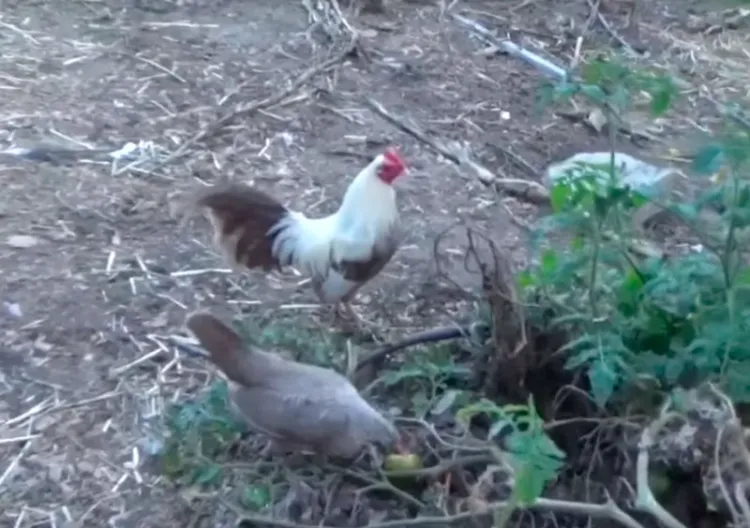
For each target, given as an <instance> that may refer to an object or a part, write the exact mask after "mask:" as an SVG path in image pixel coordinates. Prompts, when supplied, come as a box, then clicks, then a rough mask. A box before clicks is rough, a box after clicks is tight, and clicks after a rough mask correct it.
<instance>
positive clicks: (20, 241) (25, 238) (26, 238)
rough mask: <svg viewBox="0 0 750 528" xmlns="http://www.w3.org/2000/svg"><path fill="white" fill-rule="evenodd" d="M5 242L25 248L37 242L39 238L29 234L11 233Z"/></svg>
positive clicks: (15, 246) (11, 245)
mask: <svg viewBox="0 0 750 528" xmlns="http://www.w3.org/2000/svg"><path fill="white" fill-rule="evenodd" d="M5 243H6V244H8V245H9V246H10V247H14V248H19V249H26V248H30V247H33V246H36V245H37V244H38V243H39V239H38V238H37V237H34V236H31V235H11V236H9V237H8V238H7V239H6V241H5Z"/></svg>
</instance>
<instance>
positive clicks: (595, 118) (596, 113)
mask: <svg viewBox="0 0 750 528" xmlns="http://www.w3.org/2000/svg"><path fill="white" fill-rule="evenodd" d="M586 120H587V121H588V123H589V124H590V125H591V126H592V127H594V130H596V131H597V132H601V131H602V129H603V128H604V125H606V124H607V116H606V115H604V112H602V111H601V109H599V108H595V109H594V110H592V111H591V113H590V114H589V115H588V117H587V118H586Z"/></svg>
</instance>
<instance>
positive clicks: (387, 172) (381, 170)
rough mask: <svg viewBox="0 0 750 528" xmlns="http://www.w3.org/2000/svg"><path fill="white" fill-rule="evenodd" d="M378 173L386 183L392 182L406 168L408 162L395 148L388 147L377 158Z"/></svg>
mask: <svg viewBox="0 0 750 528" xmlns="http://www.w3.org/2000/svg"><path fill="white" fill-rule="evenodd" d="M375 165H376V174H377V176H378V178H380V179H381V180H382V181H383V182H384V183H387V184H388V185H390V184H392V183H393V182H394V181H395V180H396V178H398V177H399V176H401V175H402V174H403V173H404V171H405V170H406V163H405V162H404V160H403V159H402V158H401V156H400V155H399V153H398V151H397V150H396V149H395V148H389V149H386V151H385V152H383V153H382V154H380V155H378V157H377V158H375Z"/></svg>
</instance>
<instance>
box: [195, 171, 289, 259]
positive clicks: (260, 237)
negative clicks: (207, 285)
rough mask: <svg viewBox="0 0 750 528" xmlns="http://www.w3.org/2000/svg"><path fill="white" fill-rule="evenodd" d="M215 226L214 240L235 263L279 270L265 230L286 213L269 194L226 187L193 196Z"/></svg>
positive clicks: (237, 187)
mask: <svg viewBox="0 0 750 528" xmlns="http://www.w3.org/2000/svg"><path fill="white" fill-rule="evenodd" d="M195 203H196V205H197V206H198V207H205V208H206V209H208V211H209V217H210V219H211V222H212V224H213V226H214V238H215V240H216V242H217V243H218V244H219V245H220V246H221V247H222V248H224V250H225V251H226V253H227V256H229V257H230V258H231V259H232V260H234V262H235V263H237V264H241V265H244V266H247V267H248V268H256V267H261V268H263V269H264V270H269V269H271V268H273V267H279V262H278V261H277V260H276V259H275V258H274V257H273V252H272V247H273V239H274V237H273V236H268V231H269V230H270V229H271V228H272V227H273V226H274V224H276V222H278V221H279V220H281V219H282V218H283V217H284V216H285V215H286V214H287V213H288V212H289V211H288V210H287V208H286V207H284V206H283V205H281V204H280V203H279V202H278V201H277V200H275V199H274V198H272V197H271V196H269V195H268V194H266V193H264V192H262V191H259V190H257V189H253V188H252V187H250V186H247V185H240V184H226V185H221V186H216V187H210V188H208V189H206V190H203V191H201V192H200V193H199V195H198V196H197V197H196V200H195Z"/></svg>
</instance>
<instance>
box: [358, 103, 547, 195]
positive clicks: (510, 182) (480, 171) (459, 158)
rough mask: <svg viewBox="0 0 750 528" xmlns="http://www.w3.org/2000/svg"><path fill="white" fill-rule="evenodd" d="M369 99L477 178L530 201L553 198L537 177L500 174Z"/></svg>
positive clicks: (385, 116) (382, 112)
mask: <svg viewBox="0 0 750 528" xmlns="http://www.w3.org/2000/svg"><path fill="white" fill-rule="evenodd" d="M365 103H366V104H367V106H368V107H370V109H372V110H373V111H374V112H375V113H376V114H378V115H379V116H381V117H382V118H383V119H385V120H386V121H388V122H389V123H391V124H392V125H393V126H395V127H396V128H398V129H399V130H401V131H403V132H405V133H406V134H408V135H410V136H411V137H413V138H414V139H416V140H417V141H419V142H420V143H422V144H423V145H426V146H428V147H430V148H431V149H432V150H433V151H435V152H437V153H438V154H440V155H441V156H443V157H444V158H445V159H447V160H450V161H452V162H453V163H454V164H456V165H457V166H458V167H461V168H467V167H468V168H469V169H470V170H471V171H472V172H474V174H475V175H476V177H477V179H478V180H479V181H480V182H482V183H483V184H485V185H487V186H494V187H495V188H497V189H499V190H500V191H501V192H505V193H507V194H509V195H512V196H515V197H517V198H520V199H523V200H526V201H530V202H532V203H535V204H537V205H539V204H546V203H548V202H549V192H548V191H547V189H546V188H545V187H544V186H543V185H541V184H539V183H537V182H535V181H527V180H519V179H505V178H498V177H497V176H496V175H495V174H494V173H492V172H491V171H490V170H488V169H486V168H485V167H483V166H481V165H479V164H478V163H476V162H474V161H472V160H471V159H469V157H468V155H464V154H462V152H460V151H456V152H453V151H452V150H451V149H449V148H447V147H445V146H443V145H440V144H439V143H437V142H436V141H434V140H432V139H430V138H429V137H427V135H426V134H425V133H424V132H422V131H421V130H419V129H418V128H417V127H415V126H412V125H409V124H407V123H405V122H404V121H403V120H402V119H400V118H398V117H396V116H395V115H393V114H392V113H391V112H389V111H388V110H387V109H386V108H385V107H384V106H383V105H382V104H380V103H379V102H378V101H376V100H375V99H372V98H369V97H368V98H366V99H365Z"/></svg>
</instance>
